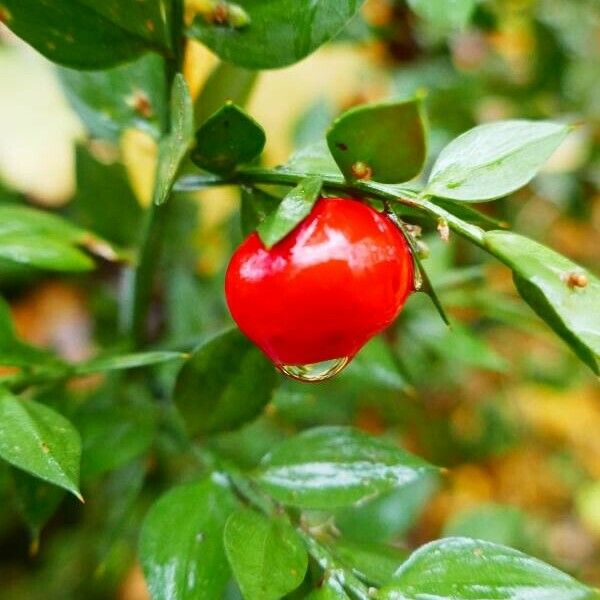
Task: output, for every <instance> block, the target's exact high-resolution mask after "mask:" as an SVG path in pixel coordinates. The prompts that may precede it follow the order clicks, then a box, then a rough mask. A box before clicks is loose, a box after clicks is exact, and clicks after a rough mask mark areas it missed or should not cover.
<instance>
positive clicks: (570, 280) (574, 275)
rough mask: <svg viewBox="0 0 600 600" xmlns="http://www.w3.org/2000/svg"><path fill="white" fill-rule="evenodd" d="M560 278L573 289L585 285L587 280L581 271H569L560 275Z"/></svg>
mask: <svg viewBox="0 0 600 600" xmlns="http://www.w3.org/2000/svg"><path fill="white" fill-rule="evenodd" d="M562 280H563V281H564V282H565V283H566V284H567V285H568V286H569V287H570V288H571V289H572V290H573V289H575V288H584V287H587V284H588V283H589V280H588V278H587V275H586V274H585V273H582V272H581V271H570V272H569V273H565V274H564V275H563V276H562Z"/></svg>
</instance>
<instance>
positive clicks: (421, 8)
mask: <svg viewBox="0 0 600 600" xmlns="http://www.w3.org/2000/svg"><path fill="white" fill-rule="evenodd" d="M408 4H409V6H410V7H411V9H412V10H413V11H414V12H415V13H416V14H417V15H418V16H419V17H421V19H423V20H424V21H426V22H427V23H428V25H430V26H431V28H432V29H433V30H434V31H436V32H439V33H449V32H452V31H454V30H456V29H464V28H465V27H466V26H467V25H468V23H469V20H470V19H471V15H472V14H473V11H474V9H475V4H476V0H408Z"/></svg>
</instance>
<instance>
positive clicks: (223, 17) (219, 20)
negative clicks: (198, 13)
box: [210, 2, 229, 25]
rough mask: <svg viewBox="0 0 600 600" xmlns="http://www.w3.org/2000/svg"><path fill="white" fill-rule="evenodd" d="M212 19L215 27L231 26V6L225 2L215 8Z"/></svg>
mask: <svg viewBox="0 0 600 600" xmlns="http://www.w3.org/2000/svg"><path fill="white" fill-rule="evenodd" d="M210 19H211V21H212V22H213V23H214V24H215V25H229V6H227V4H225V3H224V2H219V3H218V4H217V5H216V6H215V7H214V8H213V11H212V14H211V15H210Z"/></svg>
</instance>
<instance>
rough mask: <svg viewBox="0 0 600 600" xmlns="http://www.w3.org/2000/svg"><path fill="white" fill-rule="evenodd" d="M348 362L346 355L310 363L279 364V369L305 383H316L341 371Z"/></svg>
mask: <svg viewBox="0 0 600 600" xmlns="http://www.w3.org/2000/svg"><path fill="white" fill-rule="evenodd" d="M349 362H350V358H349V357H348V356H344V357H343V358H334V359H333V360H325V361H323V362H319V363H314V364H310V365H280V366H279V370H280V371H281V372H282V373H283V374H284V375H287V376H288V377H291V378H292V379H295V380H296V381H303V382H305V383H318V382H319V381H325V380H327V379H331V378H332V377H334V376H335V375H337V374H338V373H340V372H341V371H343V370H344V369H345V368H346V367H347V366H348V363H349Z"/></svg>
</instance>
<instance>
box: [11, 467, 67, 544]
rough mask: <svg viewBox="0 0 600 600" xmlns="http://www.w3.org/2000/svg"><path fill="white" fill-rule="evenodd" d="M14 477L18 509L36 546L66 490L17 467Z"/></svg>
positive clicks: (13, 473)
mask: <svg viewBox="0 0 600 600" xmlns="http://www.w3.org/2000/svg"><path fill="white" fill-rule="evenodd" d="M12 478H13V482H14V487H15V497H16V505H17V510H18V511H19V513H20V514H21V516H22V517H23V520H24V521H25V523H26V524H27V526H28V527H29V531H30V534H31V537H32V542H33V546H32V547H33V548H35V546H36V545H37V543H38V540H39V536H40V533H41V531H42V529H43V527H44V525H45V524H46V523H47V522H48V520H49V519H50V518H51V517H52V515H53V514H54V513H55V512H56V510H57V509H58V507H59V505H60V503H61V501H62V499H63V498H64V495H65V492H64V490H62V489H61V488H58V487H56V486H54V485H50V484H48V483H45V482H44V481H41V480H40V479H37V478H35V477H31V475H28V474H27V473H24V472H23V471H19V470H17V469H14V470H13V472H12Z"/></svg>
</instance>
